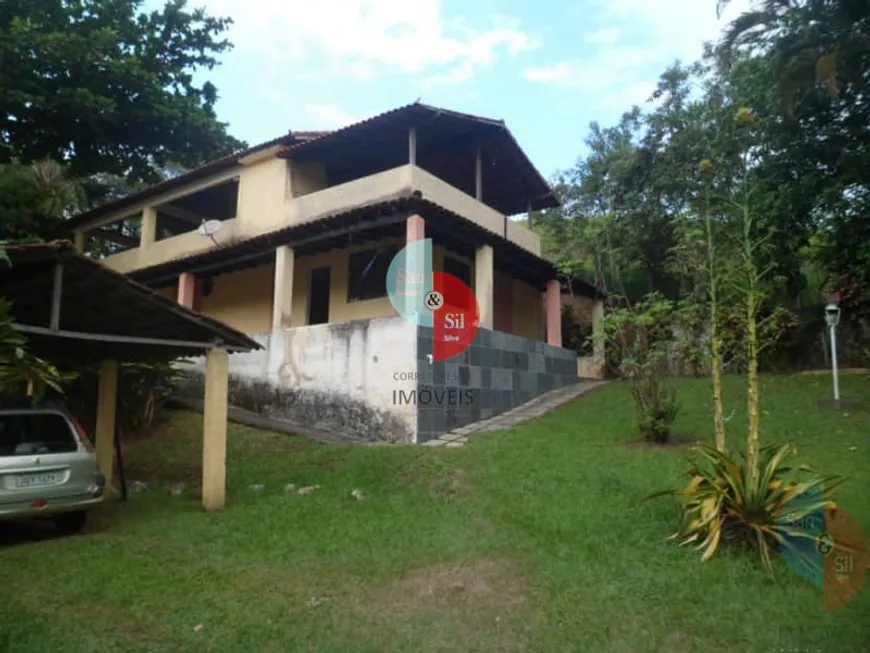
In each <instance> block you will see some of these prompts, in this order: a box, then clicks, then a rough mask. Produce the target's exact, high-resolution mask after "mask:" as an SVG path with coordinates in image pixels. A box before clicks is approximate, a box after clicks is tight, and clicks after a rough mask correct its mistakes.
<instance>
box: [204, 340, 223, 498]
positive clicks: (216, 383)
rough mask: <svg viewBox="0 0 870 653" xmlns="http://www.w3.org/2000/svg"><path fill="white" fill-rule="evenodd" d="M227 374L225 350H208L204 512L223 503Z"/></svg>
mask: <svg viewBox="0 0 870 653" xmlns="http://www.w3.org/2000/svg"><path fill="white" fill-rule="evenodd" d="M229 371H230V358H229V354H228V353H227V351H226V349H219V348H217V347H215V348H213V349H210V350H209V351H208V354H207V355H206V359H205V398H204V399H205V401H204V402H203V411H202V505H203V506H204V507H205V509H206V510H219V509H221V508H223V507H224V505H225V503H226V495H227V407H228V397H227V394H228V392H229Z"/></svg>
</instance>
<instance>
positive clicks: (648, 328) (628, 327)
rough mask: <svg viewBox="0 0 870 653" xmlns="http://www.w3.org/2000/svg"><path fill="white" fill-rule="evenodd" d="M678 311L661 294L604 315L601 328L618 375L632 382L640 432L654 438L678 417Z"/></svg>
mask: <svg viewBox="0 0 870 653" xmlns="http://www.w3.org/2000/svg"><path fill="white" fill-rule="evenodd" d="M679 319H680V312H679V310H678V307H677V305H676V304H674V302H671V301H669V300H666V299H664V298H663V297H661V296H660V295H658V294H655V293H654V294H651V295H648V296H647V297H645V298H644V299H643V300H642V301H640V302H638V303H637V304H634V305H632V306H628V307H625V308H618V309H615V310H612V311H611V312H609V313H608V314H606V315H605V316H604V318H603V319H602V320H601V331H600V333H598V334H596V335H595V336H593V337H594V338H602V339H605V340H606V342H607V346H608V349H609V350H610V351H611V352H612V353H613V355H614V358H615V360H617V361H618V372H619V375H620V376H621V377H622V378H624V379H625V380H626V381H627V382H628V386H629V390H630V391H631V396H632V397H633V398H634V403H635V408H636V409H637V424H638V429H639V431H640V434H641V436H642V437H643V438H644V439H645V440H647V441H649V442H654V443H665V442H667V441H668V439H669V438H670V434H671V425H672V424H673V422H674V420H675V419H676V417H677V413H678V412H679V406H678V404H677V378H676V377H675V376H674V375H673V374H672V372H673V371H674V368H675V367H676V368H680V360H681V353H680V352H679V347H676V348H675V340H674V330H675V328H676V327H677V326H678V325H679Z"/></svg>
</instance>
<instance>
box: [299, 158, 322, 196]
mask: <svg viewBox="0 0 870 653" xmlns="http://www.w3.org/2000/svg"><path fill="white" fill-rule="evenodd" d="M327 182H328V180H327V178H326V167H325V166H324V165H323V164H322V163H293V162H291V163H290V188H291V191H292V196H293V197H301V196H302V195H308V193H314V192H316V191H318V190H322V189H324V188H326V187H327V186H328V185H329V184H328V183H327Z"/></svg>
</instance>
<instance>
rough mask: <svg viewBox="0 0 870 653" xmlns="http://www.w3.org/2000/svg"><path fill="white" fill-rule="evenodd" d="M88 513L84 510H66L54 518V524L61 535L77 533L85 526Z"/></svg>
mask: <svg viewBox="0 0 870 653" xmlns="http://www.w3.org/2000/svg"><path fill="white" fill-rule="evenodd" d="M87 518H88V513H87V512H85V511H84V510H80V511H78V512H65V513H63V514H60V515H58V516H57V517H55V518H54V526H55V528H57V530H58V532H59V533H60V534H61V535H75V534H76V533H78V532H79V531H80V530H82V528H84V526H85V522H86V521H87Z"/></svg>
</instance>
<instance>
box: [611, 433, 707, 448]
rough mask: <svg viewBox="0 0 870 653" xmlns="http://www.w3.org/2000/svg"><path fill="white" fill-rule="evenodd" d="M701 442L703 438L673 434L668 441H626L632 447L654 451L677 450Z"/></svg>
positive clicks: (694, 445) (626, 444)
mask: <svg viewBox="0 0 870 653" xmlns="http://www.w3.org/2000/svg"><path fill="white" fill-rule="evenodd" d="M699 444H701V440H698V439H692V438H687V437H683V436H679V435H672V436H671V437H670V438H669V439H668V441H667V442H647V441H646V440H631V441H629V442H626V443H625V446H627V447H628V448H630V449H650V450H652V451H675V450H679V449H689V448H691V447H696V446H698V445H699Z"/></svg>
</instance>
